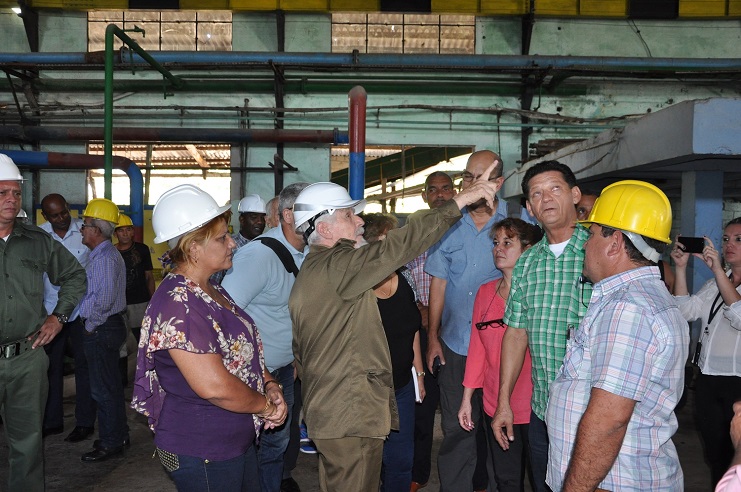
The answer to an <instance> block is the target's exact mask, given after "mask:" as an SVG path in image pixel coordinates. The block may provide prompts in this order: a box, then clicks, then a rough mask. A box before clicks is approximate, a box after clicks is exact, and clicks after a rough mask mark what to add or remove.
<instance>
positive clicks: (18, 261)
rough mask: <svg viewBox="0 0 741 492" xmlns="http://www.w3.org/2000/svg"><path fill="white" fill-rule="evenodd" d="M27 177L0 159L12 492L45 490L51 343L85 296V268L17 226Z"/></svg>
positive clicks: (3, 405)
mask: <svg viewBox="0 0 741 492" xmlns="http://www.w3.org/2000/svg"><path fill="white" fill-rule="evenodd" d="M22 181H23V178H22V176H21V174H20V172H19V171H18V168H17V167H16V165H15V163H13V161H12V160H11V159H10V158H9V157H7V156H6V155H4V154H0V238H2V240H0V278H2V281H0V388H1V389H2V391H0V416H1V417H2V419H3V424H4V427H5V436H6V438H7V441H8V447H9V448H10V450H9V453H8V461H9V462H10V469H9V474H8V490H9V491H11V492H15V491H23V492H29V491H33V492H35V491H43V490H44V464H43V457H42V446H41V424H42V421H43V418H44V405H45V404H46V395H47V391H48V387H49V383H48V380H47V377H46V369H47V366H48V365H49V359H48V358H47V356H46V352H44V350H42V349H41V347H42V346H44V345H47V344H48V343H49V342H51V341H52V340H53V339H54V337H55V336H56V335H57V334H58V333H59V331H60V330H61V329H62V325H63V324H64V323H65V322H66V321H67V320H68V318H69V315H70V314H72V310H73V309H74V308H75V306H76V305H77V303H78V302H79V301H80V299H81V298H82V296H83V295H84V294H85V289H86V288H87V280H86V277H85V270H84V269H83V268H82V266H81V265H80V262H78V261H77V260H76V259H75V257H74V256H72V253H70V252H69V251H67V249H66V248H65V247H64V246H63V245H62V243H60V242H57V241H55V240H54V239H52V237H51V236H50V235H49V234H47V233H46V232H44V231H43V230H42V229H40V228H38V227H36V226H33V225H30V224H24V223H23V222H21V221H20V220H19V221H16V220H15V218H16V215H17V214H18V211H19V210H20V208H21V182H22ZM44 273H46V274H47V275H48V276H49V280H50V281H51V283H52V284H54V285H59V286H60V289H59V299H58V300H57V304H56V307H55V308H54V312H53V314H50V315H47V312H46V309H44V278H43V275H44Z"/></svg>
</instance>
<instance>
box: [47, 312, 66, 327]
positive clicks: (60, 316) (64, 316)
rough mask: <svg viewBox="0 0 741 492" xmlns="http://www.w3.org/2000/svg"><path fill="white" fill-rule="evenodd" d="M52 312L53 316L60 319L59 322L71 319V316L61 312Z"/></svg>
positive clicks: (63, 322)
mask: <svg viewBox="0 0 741 492" xmlns="http://www.w3.org/2000/svg"><path fill="white" fill-rule="evenodd" d="M51 314H52V316H55V317H56V318H57V319H58V320H59V322H60V323H62V324H65V323H66V322H67V321H69V316H67V315H66V314H61V313H51Z"/></svg>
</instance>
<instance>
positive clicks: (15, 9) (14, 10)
mask: <svg viewBox="0 0 741 492" xmlns="http://www.w3.org/2000/svg"><path fill="white" fill-rule="evenodd" d="M10 10H12V11H13V12H14V13H15V14H16V15H21V8H20V7H10Z"/></svg>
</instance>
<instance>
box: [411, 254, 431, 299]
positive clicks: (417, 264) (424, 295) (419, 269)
mask: <svg viewBox="0 0 741 492" xmlns="http://www.w3.org/2000/svg"><path fill="white" fill-rule="evenodd" d="M426 260H427V251H425V252H424V253H422V254H421V255H419V256H418V257H416V258H415V259H413V260H412V261H410V262H409V263H407V265H406V267H407V268H408V269H409V271H410V272H411V274H412V278H413V279H414V283H415V284H417V297H418V300H419V302H420V303H422V305H423V306H427V305H429V304H430V279H431V278H432V275H430V274H429V273H425V261H426Z"/></svg>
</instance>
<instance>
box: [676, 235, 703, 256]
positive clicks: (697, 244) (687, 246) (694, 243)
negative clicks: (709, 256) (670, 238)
mask: <svg viewBox="0 0 741 492" xmlns="http://www.w3.org/2000/svg"><path fill="white" fill-rule="evenodd" d="M677 241H678V242H679V244H681V245H682V249H684V252H685V253H702V250H703V248H705V238H704V237H691V236H679V239H677Z"/></svg>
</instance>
